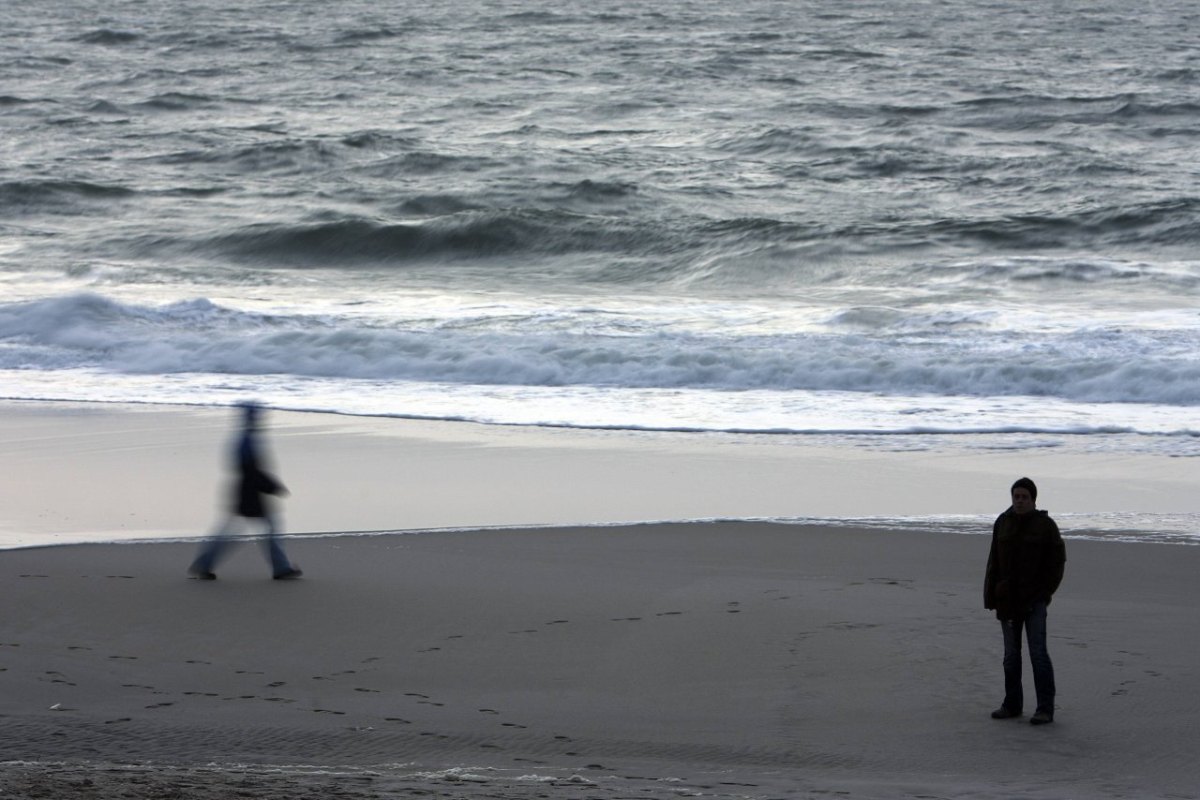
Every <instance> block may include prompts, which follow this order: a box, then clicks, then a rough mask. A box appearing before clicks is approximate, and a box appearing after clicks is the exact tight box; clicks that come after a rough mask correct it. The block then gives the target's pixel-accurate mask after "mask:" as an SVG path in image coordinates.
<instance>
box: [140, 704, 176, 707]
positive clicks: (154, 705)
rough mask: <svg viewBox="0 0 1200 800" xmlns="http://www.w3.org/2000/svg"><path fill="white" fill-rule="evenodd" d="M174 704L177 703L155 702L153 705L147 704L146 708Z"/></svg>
mask: <svg viewBox="0 0 1200 800" xmlns="http://www.w3.org/2000/svg"><path fill="white" fill-rule="evenodd" d="M173 705H175V704H174V703H154V704H153V705H149V706H146V708H166V707H167V706H173Z"/></svg>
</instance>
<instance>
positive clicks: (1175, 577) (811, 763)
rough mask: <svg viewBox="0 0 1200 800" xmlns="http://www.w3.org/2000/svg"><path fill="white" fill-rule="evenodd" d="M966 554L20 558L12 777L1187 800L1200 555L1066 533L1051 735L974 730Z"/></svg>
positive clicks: (424, 543) (997, 681)
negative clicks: (210, 576)
mask: <svg viewBox="0 0 1200 800" xmlns="http://www.w3.org/2000/svg"><path fill="white" fill-rule="evenodd" d="M986 543H987V539H986V538H984V537H973V536H950V535H945V534H922V533H912V532H909V533H892V532H886V531H867V530H860V531H853V530H844V529H837V530H831V529H821V528H803V527H796V526H785V525H770V524H753V523H727V524H683V525H652V526H630V527H620V528H607V529H548V530H527V531H520V530H517V531H488V532H479V533H435V534H421V535H387V536H372V537H351V538H313V539H301V540H293V541H290V542H289V543H288V544H289V547H290V550H291V552H292V555H293V557H294V558H295V559H296V560H297V561H298V562H299V563H300V564H301V565H303V566H304V567H305V569H306V571H307V574H306V576H305V578H304V579H303V580H301V581H296V582H282V583H281V582H273V581H271V580H269V579H268V578H267V575H266V567H265V564H264V562H263V560H262V558H261V555H260V554H259V553H258V552H256V551H255V550H254V549H252V548H251V547H250V545H248V544H247V545H244V546H243V548H242V550H241V551H239V552H236V553H235V554H234V555H233V556H232V558H231V560H230V561H229V563H228V564H227V565H226V566H225V568H223V569H222V570H221V575H220V578H219V579H218V580H216V581H211V582H202V581H194V580H187V579H186V578H185V576H184V571H183V570H184V567H185V565H186V563H187V561H188V559H189V558H190V556H191V554H192V550H193V545H191V544H188V543H158V544H118V545H72V546H63V547H53V548H36V549H25V550H15V551H8V552H5V553H4V554H3V556H2V558H0V565H2V566H0V593H2V601H3V604H4V607H5V608H6V609H8V612H7V613H6V614H5V623H4V626H3V637H2V639H0V685H3V692H2V693H0V697H2V698H3V699H2V700H0V703H2V707H0V713H2V714H3V718H4V730H5V734H4V737H3V739H2V740H0V761H3V762H6V763H5V766H4V767H3V769H2V771H0V776H3V777H0V786H2V787H3V788H4V791H5V792H6V796H37V795H36V794H35V793H33V791H32V790H30V789H29V788H28V787H43V788H45V790H46V791H49V792H50V795H47V796H81V797H118V796H134V797H152V796H180V797H219V796H228V795H224V794H223V792H225V791H227V790H228V788H229V786H231V785H234V784H238V785H243V784H244V785H246V786H251V787H254V788H253V791H254V792H259V793H258V794H251V795H250V796H262V797H285V796H286V797H309V796H313V797H316V796H345V797H389V796H409V795H413V794H417V793H423V792H432V793H434V794H436V795H437V796H454V797H459V796H461V797H493V796H495V797H510V796H511V797H537V796H548V797H559V796H563V797H568V796H569V797H575V796H586V797H658V796H663V797H667V796H678V795H685V796H686V795H696V796H730V797H733V796H737V797H784V796H797V797H810V796H811V797H816V796H825V794H826V793H841V794H842V795H843V796H850V797H880V798H891V797H918V796H923V797H1036V798H1050V797H1056V798H1057V797H1062V798H1068V797H1133V796H1136V797H1194V796H1196V786H1195V770H1194V753H1195V747H1196V744H1197V737H1196V733H1195V727H1194V720H1195V718H1196V714H1197V711H1198V708H1197V705H1198V703H1200V700H1198V698H1200V670H1198V668H1197V664H1198V663H1200V658H1198V656H1200V652H1198V651H1200V644H1198V642H1200V638H1198V637H1197V636H1196V633H1197V625H1198V623H1197V622H1196V620H1197V611H1198V609H1197V602H1198V599H1197V595H1196V593H1195V591H1194V581H1195V575H1196V574H1197V568H1198V567H1200V550H1197V549H1196V548H1192V547H1183V546H1171V545H1137V544H1115V543H1104V542H1086V541H1082V542H1081V541H1073V542H1070V543H1069V559H1070V560H1069V563H1068V577H1067V580H1066V582H1065V584H1064V586H1063V589H1062V590H1061V592H1060V594H1059V596H1058V598H1057V599H1056V600H1055V603H1054V604H1053V605H1052V607H1051V638H1050V644H1051V652H1052V653H1053V655H1054V657H1055V660H1056V667H1057V670H1058V674H1059V685H1060V692H1059V701H1058V702H1059V710H1058V720H1057V721H1056V723H1055V724H1054V725H1052V726H1048V727H1047V728H1035V727H1033V726H1030V725H1028V724H1026V723H1025V722H1024V720H1021V721H1017V722H1008V721H1006V722H997V721H994V720H992V719H990V718H989V716H988V712H989V711H990V710H991V709H992V708H993V707H994V706H995V705H996V704H997V702H998V699H999V697H1000V693H1001V675H1000V668H999V657H1000V652H999V650H1000V642H999V630H998V625H997V624H996V622H995V620H994V619H992V618H991V615H990V614H989V613H988V612H985V611H984V610H983V609H981V608H980V592H979V582H980V575H981V570H982V566H983V560H984V558H985V555H986ZM22 787H26V788H24V789H23V788H22ZM64 787H65V788H64ZM71 787H74V788H71ZM130 787H133V789H131V788H130ZM137 787H142V788H141V789H138V788H137ZM170 787H174V788H175V790H177V791H178V792H179V793H178V794H174V795H168V794H164V793H163V792H165V790H166V789H167V788H170ZM222 787H224V789H223V788H222ZM331 787H336V791H337V793H332V789H331ZM72 791H73V792H75V794H71V792H72ZM129 791H135V793H134V794H132V795H130V794H126V793H127V792H129ZM137 791H142V792H143V793H141V794H137V793H136V792H137Z"/></svg>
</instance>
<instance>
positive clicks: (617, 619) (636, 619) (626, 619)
mask: <svg viewBox="0 0 1200 800" xmlns="http://www.w3.org/2000/svg"><path fill="white" fill-rule="evenodd" d="M612 621H613V622H641V621H642V618H641V617H613V619H612Z"/></svg>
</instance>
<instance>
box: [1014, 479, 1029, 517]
mask: <svg viewBox="0 0 1200 800" xmlns="http://www.w3.org/2000/svg"><path fill="white" fill-rule="evenodd" d="M1012 508H1013V511H1015V512H1016V513H1018V514H1028V513H1029V512H1030V511H1033V509H1034V503H1033V495H1031V494H1030V493H1029V490H1028V489H1026V488H1025V487H1024V486H1018V487H1017V488H1016V489H1013V490H1012Z"/></svg>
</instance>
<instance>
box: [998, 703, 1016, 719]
mask: <svg viewBox="0 0 1200 800" xmlns="http://www.w3.org/2000/svg"><path fill="white" fill-rule="evenodd" d="M1019 716H1021V712H1020V711H1018V710H1016V709H1014V708H1006V707H1005V706H1000V707H999V708H997V709H996V710H995V711H993V712H992V719H1013V718H1014V717H1019Z"/></svg>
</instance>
